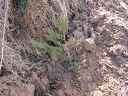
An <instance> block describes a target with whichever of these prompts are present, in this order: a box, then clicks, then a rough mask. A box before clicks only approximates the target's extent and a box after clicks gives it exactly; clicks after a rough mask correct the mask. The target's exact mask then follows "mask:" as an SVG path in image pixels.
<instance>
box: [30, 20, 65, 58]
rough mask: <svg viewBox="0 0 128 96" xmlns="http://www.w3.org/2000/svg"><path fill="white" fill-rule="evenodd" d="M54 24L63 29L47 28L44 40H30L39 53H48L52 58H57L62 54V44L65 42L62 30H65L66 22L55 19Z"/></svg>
mask: <svg viewBox="0 0 128 96" xmlns="http://www.w3.org/2000/svg"><path fill="white" fill-rule="evenodd" d="M55 26H56V27H57V29H59V30H63V31H59V30H58V31H57V30H54V29H52V28H49V29H48V35H47V38H46V40H42V41H36V40H32V45H33V47H34V48H37V49H39V50H40V51H41V53H43V54H46V55H48V56H49V57H50V58H51V59H52V60H57V59H59V58H63V56H64V48H63V44H64V42H65V40H64V31H66V23H65V21H63V20H57V22H56V24H55Z"/></svg>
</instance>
